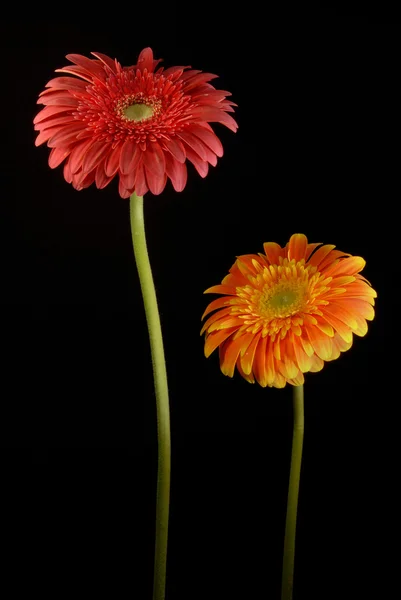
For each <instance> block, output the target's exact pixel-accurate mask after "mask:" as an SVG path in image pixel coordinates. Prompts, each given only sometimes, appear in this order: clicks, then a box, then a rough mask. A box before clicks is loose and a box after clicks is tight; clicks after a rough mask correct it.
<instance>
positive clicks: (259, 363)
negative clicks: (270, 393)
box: [253, 336, 270, 387]
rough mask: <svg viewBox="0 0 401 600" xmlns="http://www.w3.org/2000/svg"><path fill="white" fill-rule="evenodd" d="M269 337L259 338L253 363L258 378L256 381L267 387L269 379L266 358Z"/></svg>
mask: <svg viewBox="0 0 401 600" xmlns="http://www.w3.org/2000/svg"><path fill="white" fill-rule="evenodd" d="M269 339H270V338H269V337H267V336H266V337H264V338H259V343H258V346H257V349H256V352H255V358H254V361H253V373H254V375H255V377H256V381H257V382H258V383H259V385H260V386H262V387H266V386H267V377H266V356H267V351H266V348H267V343H268V341H269Z"/></svg>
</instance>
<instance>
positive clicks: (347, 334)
mask: <svg viewBox="0 0 401 600" xmlns="http://www.w3.org/2000/svg"><path fill="white" fill-rule="evenodd" d="M323 319H325V320H326V321H327V322H328V323H330V325H331V326H332V327H333V328H334V329H335V331H337V332H338V334H339V335H340V336H341V337H342V339H343V340H344V341H345V342H348V343H349V342H352V330H351V329H350V328H349V327H348V325H346V324H345V323H343V322H342V321H340V319H337V317H335V316H333V315H331V314H329V313H327V312H326V311H325V312H324V314H323ZM334 337H335V334H334ZM333 339H334V338H333Z"/></svg>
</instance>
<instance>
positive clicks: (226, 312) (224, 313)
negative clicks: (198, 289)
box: [200, 298, 231, 335]
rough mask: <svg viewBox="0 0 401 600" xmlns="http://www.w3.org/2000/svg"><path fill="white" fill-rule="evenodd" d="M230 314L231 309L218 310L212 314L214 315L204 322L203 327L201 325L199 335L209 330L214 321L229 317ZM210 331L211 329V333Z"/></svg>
mask: <svg viewBox="0 0 401 600" xmlns="http://www.w3.org/2000/svg"><path fill="white" fill-rule="evenodd" d="M219 300H221V298H219ZM230 312H231V308H223V309H221V310H219V311H218V312H216V313H214V315H212V316H211V317H209V318H208V319H207V321H205V323H204V325H203V327H202V329H201V332H200V335H202V333H203V332H204V331H206V330H207V329H208V328H209V326H210V325H212V324H213V323H215V322H216V321H219V320H220V319H223V318H224V317H226V316H227V315H229V314H230ZM215 329H216V328H215ZM217 329H218V328H217ZM212 331H213V329H211V330H210V332H212Z"/></svg>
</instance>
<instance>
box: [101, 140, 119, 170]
mask: <svg viewBox="0 0 401 600" xmlns="http://www.w3.org/2000/svg"><path fill="white" fill-rule="evenodd" d="M120 153H121V144H118V145H117V146H116V147H115V148H113V149H112V150H110V152H109V154H108V156H106V160H105V163H104V172H105V173H106V175H107V177H113V176H114V175H115V174H116V173H117V171H118V167H119V164H120Z"/></svg>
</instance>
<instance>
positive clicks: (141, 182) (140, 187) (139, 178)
mask: <svg viewBox="0 0 401 600" xmlns="http://www.w3.org/2000/svg"><path fill="white" fill-rule="evenodd" d="M147 191H148V186H147V185H146V177H145V168H144V166H143V163H142V161H141V162H140V163H139V165H138V168H137V171H136V177H135V193H136V194H137V195H138V196H144V195H145V194H146V192H147Z"/></svg>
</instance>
